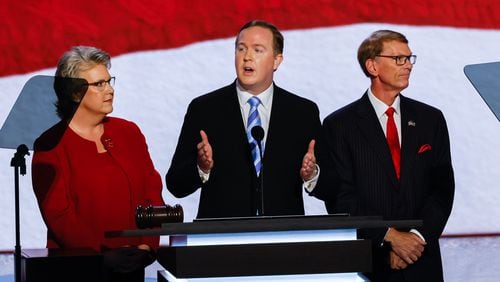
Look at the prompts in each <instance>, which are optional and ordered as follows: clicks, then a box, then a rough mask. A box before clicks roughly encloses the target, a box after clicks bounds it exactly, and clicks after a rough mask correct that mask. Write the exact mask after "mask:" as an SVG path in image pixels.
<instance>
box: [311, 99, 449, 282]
mask: <svg viewBox="0 0 500 282" xmlns="http://www.w3.org/2000/svg"><path fill="white" fill-rule="evenodd" d="M323 134H324V136H323V137H324V138H325V141H326V147H327V150H328V154H329V156H328V157H327V158H328V159H329V162H328V164H327V163H324V162H323V163H322V170H321V175H320V181H319V185H320V186H319V188H320V189H318V190H317V191H315V193H316V195H317V196H318V197H319V198H322V199H324V200H325V202H326V205H327V210H328V211H329V212H330V213H338V212H341V213H345V212H347V213H350V214H351V215H380V216H383V218H384V219H386V220H398V219H422V220H423V226H422V227H418V228H417V230H418V231H419V232H420V233H421V234H422V235H423V236H424V237H425V239H426V241H427V246H426V248H425V251H424V253H423V255H422V257H421V258H420V259H419V260H418V261H417V262H416V263H415V264H413V265H410V266H409V267H408V268H407V269H406V270H402V271H391V270H390V268H389V267H388V263H387V259H388V257H387V255H388V251H387V250H384V249H383V248H381V247H380V243H381V242H382V241H383V237H384V236H385V232H386V231H387V230H386V229H375V230H365V231H363V232H360V234H359V235H360V237H364V238H369V239H372V240H373V244H374V248H375V249H374V251H375V257H374V272H373V275H371V276H370V277H372V278H374V279H375V280H378V281H390V279H392V278H389V277H390V276H392V277H399V278H396V281H440V280H442V279H443V276H442V267H441V257H440V251H439V242H438V239H439V237H440V235H441V233H442V231H443V229H444V227H445V225H446V222H447V220H448V216H449V215H450V212H451V208H452V203H453V195H454V186H455V185H454V177H453V169H452V165H451V158H450V144H449V137H448V130H447V127H446V122H445V119H444V117H443V115H442V113H441V111H439V110H438V109H436V108H433V107H431V106H428V105H426V104H423V103H420V102H417V101H415V100H412V99H409V98H406V97H404V96H402V95H401V134H402V142H401V143H402V144H401V176H400V181H398V180H397V178H396V173H395V171H394V166H393V164H392V160H391V154H390V151H389V147H388V145H387V142H386V138H385V135H384V133H383V130H382V128H381V126H380V122H379V121H378V118H377V116H376V114H375V110H374V108H373V106H372V105H371V103H370V101H369V99H368V94H367V93H365V95H363V97H362V98H361V99H359V100H357V101H355V102H353V103H352V104H350V105H347V106H345V107H343V108H342V109H340V110H338V111H336V112H334V113H332V114H330V115H329V116H328V117H326V118H325V120H324V122H323ZM427 145H429V146H427ZM325 182H327V183H328V185H327V184H325ZM403 277H404V279H403ZM400 278H401V279H400ZM405 279H406V280H405Z"/></svg>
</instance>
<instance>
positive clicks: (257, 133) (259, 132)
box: [250, 125, 264, 215]
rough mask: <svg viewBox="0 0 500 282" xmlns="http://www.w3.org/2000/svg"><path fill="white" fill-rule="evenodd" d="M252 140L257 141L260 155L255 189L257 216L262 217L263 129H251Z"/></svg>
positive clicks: (257, 127)
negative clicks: (257, 181)
mask: <svg viewBox="0 0 500 282" xmlns="http://www.w3.org/2000/svg"><path fill="white" fill-rule="evenodd" d="M250 133H251V134H252V137H253V139H255V141H257V146H259V153H260V164H261V165H260V173H259V187H257V215H264V156H263V154H262V140H263V139H264V129H263V128H262V126H260V125H256V126H254V127H252V130H251V132H250Z"/></svg>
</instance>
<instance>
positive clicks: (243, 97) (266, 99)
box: [236, 80, 274, 109]
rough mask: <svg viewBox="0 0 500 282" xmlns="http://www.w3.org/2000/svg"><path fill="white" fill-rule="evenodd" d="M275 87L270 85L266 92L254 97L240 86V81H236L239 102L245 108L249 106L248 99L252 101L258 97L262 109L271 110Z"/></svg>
mask: <svg viewBox="0 0 500 282" xmlns="http://www.w3.org/2000/svg"><path fill="white" fill-rule="evenodd" d="M273 86H274V83H271V85H269V87H268V88H267V89H266V90H264V91H262V92H261V93H259V94H257V95H252V94H250V92H248V91H247V90H245V88H243V87H242V86H241V85H240V84H239V82H238V80H236V93H237V94H238V101H239V103H240V106H241V107H245V105H247V104H248V99H250V98H251V97H253V96H257V97H258V98H259V100H260V103H261V105H262V107H264V109H269V108H270V107H271V102H272V99H271V97H272V95H273V92H274V87H273Z"/></svg>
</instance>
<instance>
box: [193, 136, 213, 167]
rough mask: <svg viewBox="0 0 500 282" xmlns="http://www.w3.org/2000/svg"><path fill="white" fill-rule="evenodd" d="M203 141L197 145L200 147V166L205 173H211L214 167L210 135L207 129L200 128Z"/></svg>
mask: <svg viewBox="0 0 500 282" xmlns="http://www.w3.org/2000/svg"><path fill="white" fill-rule="evenodd" d="M200 136H201V142H200V143H198V145H196V148H197V149H198V167H199V168H200V169H201V170H202V171H203V172H205V173H209V172H210V170H211V169H212V168H213V167H214V160H213V158H212V146H210V143H209V142H208V136H207V134H206V133H205V131H203V130H200Z"/></svg>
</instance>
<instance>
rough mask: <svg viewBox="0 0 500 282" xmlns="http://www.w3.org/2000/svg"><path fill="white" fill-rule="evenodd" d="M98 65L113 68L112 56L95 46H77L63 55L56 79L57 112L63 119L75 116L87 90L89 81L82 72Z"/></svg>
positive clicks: (58, 64)
mask: <svg viewBox="0 0 500 282" xmlns="http://www.w3.org/2000/svg"><path fill="white" fill-rule="evenodd" d="M97 65H104V66H106V68H108V69H109V68H111V57H110V56H109V54H108V53H106V52H104V51H103V50H101V49H98V48H95V47H88V46H75V47H72V48H71V49H70V50H69V51H66V52H65V53H64V54H63V55H62V56H61V58H60V59H59V62H58V63H57V70H56V77H55V80H54V90H55V92H56V94H57V102H56V104H55V105H56V112H57V115H58V116H59V117H60V118H61V119H63V120H70V119H71V118H72V117H73V114H74V113H75V112H76V109H77V108H78V105H79V104H80V101H81V100H82V98H83V96H84V95H85V93H86V92H87V88H88V85H87V83H88V81H85V80H84V79H80V78H79V76H80V73H81V72H83V71H86V70H89V69H91V68H93V67H95V66H97Z"/></svg>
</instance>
